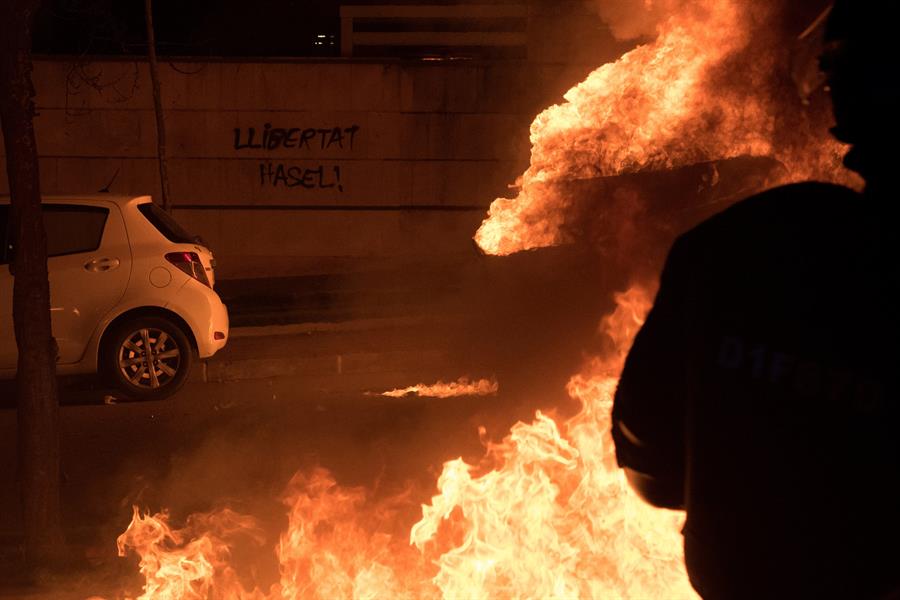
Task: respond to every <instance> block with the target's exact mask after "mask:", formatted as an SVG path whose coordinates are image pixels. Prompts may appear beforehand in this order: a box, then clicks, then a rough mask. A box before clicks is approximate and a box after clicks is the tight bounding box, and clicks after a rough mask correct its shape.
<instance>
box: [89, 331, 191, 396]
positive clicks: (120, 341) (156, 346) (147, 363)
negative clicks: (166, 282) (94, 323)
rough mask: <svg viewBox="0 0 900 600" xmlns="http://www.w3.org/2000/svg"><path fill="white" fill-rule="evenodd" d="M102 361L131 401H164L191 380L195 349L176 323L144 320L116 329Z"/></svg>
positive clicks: (105, 349) (107, 340)
mask: <svg viewBox="0 0 900 600" xmlns="http://www.w3.org/2000/svg"><path fill="white" fill-rule="evenodd" d="M104 345H105V348H104V351H103V353H102V357H101V361H102V363H103V364H102V365H101V366H102V368H103V370H104V371H105V372H106V373H107V374H108V375H109V376H111V379H112V382H113V383H115V384H116V386H117V387H118V388H119V389H120V390H121V391H122V392H123V393H124V395H126V396H128V397H130V398H147V399H150V398H164V397H166V396H169V395H171V394H172V393H174V392H176V391H177V390H178V389H179V388H180V387H181V386H182V385H183V384H184V381H185V380H186V379H187V375H188V372H189V371H190V368H191V363H192V357H193V349H192V348H191V345H190V342H188V339H187V336H185V334H184V332H183V331H182V330H181V328H179V327H178V326H177V325H176V324H175V323H172V322H171V321H169V320H168V319H164V318H162V317H142V318H139V319H136V320H134V321H130V322H126V323H123V324H122V325H120V326H118V327H116V329H115V331H113V332H112V333H111V334H110V335H109V336H108V337H107V338H106V343H105V344H104Z"/></svg>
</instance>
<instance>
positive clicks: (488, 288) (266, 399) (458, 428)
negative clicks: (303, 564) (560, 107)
mask: <svg viewBox="0 0 900 600" xmlns="http://www.w3.org/2000/svg"><path fill="white" fill-rule="evenodd" d="M538 258H539V257H538ZM576 259H578V260H576ZM529 260H530V261H532V262H533V260H534V259H533V258H532V259H529ZM579 260H580V259H579V257H576V258H575V259H569V258H566V260H565V261H560V260H556V261H555V262H554V261H551V262H550V263H549V266H548V267H547V268H543V269H534V268H533V266H534V265H533V264H527V265H523V268H522V269H520V271H519V272H514V271H505V272H503V273H497V272H489V273H486V274H481V275H479V276H478V277H473V278H472V279H471V281H470V282H468V283H467V285H466V286H464V287H465V294H461V295H459V296H458V297H456V298H455V299H453V302H447V303H445V305H444V306H441V307H439V308H433V309H432V310H431V311H430V313H429V314H428V315H427V316H426V317H425V318H422V316H421V315H418V316H415V317H413V318H406V317H401V318H393V319H394V320H390V319H388V320H379V319H375V320H370V321H364V320H358V321H344V322H342V323H343V324H340V325H335V324H332V325H328V326H316V325H314V324H312V325H310V324H305V325H291V326H288V327H287V328H283V329H277V330H271V329H265V328H264V329H258V330H255V331H249V332H248V331H246V330H245V331H244V334H246V335H244V334H239V335H236V336H235V337H234V338H233V339H232V340H231V342H230V343H229V346H228V347H227V348H226V350H225V351H223V352H222V353H221V354H220V355H217V357H216V358H215V359H214V360H213V361H210V362H209V363H208V364H207V365H206V367H205V368H204V367H201V368H200V369H198V374H197V376H196V377H194V378H193V379H192V381H190V382H189V383H188V384H187V385H186V386H185V388H184V389H183V390H182V391H180V392H179V393H178V394H176V395H175V396H173V397H172V398H169V399H167V400H163V401H158V402H114V403H111V404H108V403H105V400H106V399H107V398H106V397H107V395H108V390H104V389H102V388H96V389H92V388H91V387H90V386H87V387H86V386H84V385H79V386H76V387H74V388H66V389H65V390H64V391H63V393H62V394H61V396H62V398H61V402H62V407H61V428H62V432H61V433H62V437H61V448H62V473H63V481H62V496H63V511H64V522H65V530H66V536H67V539H68V541H69V543H70V546H71V550H70V554H71V557H72V564H73V571H72V572H71V573H68V574H65V575H53V576H51V577H50V578H49V579H48V581H47V582H46V585H45V586H39V587H37V588H35V587H34V586H28V585H25V584H23V583H22V582H21V581H20V580H18V578H17V573H16V572H15V571H10V566H11V565H12V564H13V563H12V561H11V557H12V555H13V553H14V550H15V546H16V544H17V543H18V539H20V535H21V517H20V508H19V502H18V498H17V493H18V492H17V486H16V433H15V432H16V413H15V408H14V403H13V401H12V398H11V392H10V388H9V387H8V386H7V387H5V388H3V387H0V597H25V596H26V595H31V596H32V597H49V598H64V597H80V598H84V597H85V596H86V595H89V594H90V593H104V592H106V593H107V595H109V591H110V590H113V589H115V588H116V586H117V585H119V582H120V581H121V580H122V578H123V577H124V578H126V579H127V576H129V575H133V573H134V571H135V565H134V564H133V563H132V562H127V561H124V562H123V561H121V560H119V559H117V557H116V548H115V539H116V537H117V535H118V534H119V533H121V532H122V531H123V530H124V529H125V527H126V526H127V524H128V522H129V521H130V517H131V511H132V505H138V506H140V507H142V508H144V509H147V510H151V511H158V510H161V509H166V508H167V509H169V510H170V511H171V514H172V517H173V520H175V521H176V522H177V521H179V520H180V519H184V518H185V517H186V516H187V515H189V514H191V513H193V512H197V511H208V510H211V509H214V508H217V507H222V506H226V505H227V506H230V507H232V508H234V509H235V510H238V511H239V512H242V513H247V514H252V515H255V516H256V517H257V518H259V519H261V521H262V522H263V524H264V526H265V529H266V533H267V535H269V536H270V537H271V540H270V542H271V544H269V547H271V545H272V544H274V540H277V535H278V532H280V531H281V530H282V528H283V526H284V522H285V508H284V506H283V505H282V504H281V502H280V500H279V498H280V496H281V494H282V493H283V490H284V488H285V485H286V484H287V482H288V481H289V480H290V478H291V476H292V475H293V474H294V473H295V472H297V471H309V470H310V469H312V468H314V467H324V468H326V469H328V470H329V471H330V472H331V473H332V474H333V475H334V477H335V479H336V480H337V481H338V482H339V483H340V484H341V485H345V486H365V487H366V488H367V489H370V490H373V493H374V494H376V495H381V494H384V495H392V494H395V493H397V492H399V491H401V490H404V489H407V488H408V489H411V490H412V498H411V500H412V501H411V502H410V508H411V510H410V513H409V514H408V515H404V519H406V521H407V522H408V524H412V523H413V522H415V520H416V519H417V518H418V516H419V513H418V506H419V503H420V502H424V501H427V499H428V498H429V497H430V495H432V494H433V493H434V492H435V489H436V488H435V483H436V480H437V476H438V474H439V473H440V470H441V465H442V464H443V462H445V461H447V460H451V459H454V458H457V457H460V456H462V457H464V458H466V459H467V460H469V461H471V462H477V461H478V460H479V459H480V458H481V457H482V456H483V453H484V446H483V438H482V437H481V436H480V434H479V427H484V428H485V433H484V434H483V435H484V436H485V437H486V438H487V439H490V440H496V441H499V440H501V439H502V438H503V437H505V435H506V434H507V432H508V431H509V428H510V426H511V425H513V424H514V423H515V422H516V421H518V420H531V418H532V416H533V414H534V411H535V410H536V409H538V408H541V409H544V410H547V409H551V410H554V409H556V410H559V411H561V412H562V413H566V412H571V411H573V410H574V409H575V407H574V406H573V404H572V402H571V401H570V400H568V399H567V397H566V394H565V391H564V384H565V382H566V380H567V379H568V377H569V376H570V375H571V374H572V373H574V372H576V371H577V370H578V368H579V366H580V364H581V363H582V361H583V360H584V356H585V354H586V351H588V350H589V349H590V348H591V345H592V344H595V343H597V340H596V339H595V337H596V331H597V323H599V319H600V317H601V316H602V314H603V312H604V310H606V309H608V304H609V302H608V301H606V302H607V305H604V300H603V295H602V294H601V293H600V291H599V288H600V287H602V286H601V280H600V279H599V278H597V279H591V278H590V277H586V276H585V272H584V270H583V269H580V268H578V267H579V265H580V264H582V263H581V262H579ZM560 262H563V263H564V264H562V265H560ZM526 267H527V268H526ZM485 279H487V280H488V283H489V285H487V284H486V283H485ZM235 331H236V332H237V331H239V330H235ZM601 341H602V340H601ZM463 375H468V376H472V377H489V376H492V375H494V376H496V377H497V379H498V381H499V384H500V392H499V394H497V395H495V396H487V397H457V398H447V399H426V398H418V397H403V398H387V397H383V396H380V395H378V394H377V392H381V391H385V390H388V389H391V388H393V387H404V386H407V385H413V384H416V383H423V382H424V383H430V382H434V381H437V380H438V379H443V380H445V381H447V380H455V379H456V378H458V377H460V376H463ZM371 392H376V393H374V394H373V393H371ZM4 396H5V397H4ZM4 566H5V567H6V569H4V568H3V567H4ZM98 588H99V589H98ZM64 590H65V593H64Z"/></svg>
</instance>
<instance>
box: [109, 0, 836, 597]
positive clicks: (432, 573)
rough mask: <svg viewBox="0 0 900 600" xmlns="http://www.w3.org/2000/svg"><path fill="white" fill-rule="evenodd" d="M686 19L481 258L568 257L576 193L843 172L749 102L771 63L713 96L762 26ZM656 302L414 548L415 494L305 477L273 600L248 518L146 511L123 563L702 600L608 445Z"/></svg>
mask: <svg viewBox="0 0 900 600" xmlns="http://www.w3.org/2000/svg"><path fill="white" fill-rule="evenodd" d="M681 4H683V5H684V6H685V7H687V8H685V9H684V10H683V11H682V12H680V13H679V14H676V15H673V16H671V17H670V18H668V19H664V20H663V21H662V22H661V24H660V25H659V31H658V33H659V34H658V37H657V39H656V41H654V42H652V43H649V44H646V45H643V46H640V47H638V48H636V49H635V50H633V51H631V52H629V53H628V54H626V55H624V56H623V57H622V58H621V59H620V60H619V61H617V62H616V63H613V64H609V65H605V66H603V67H601V68H599V69H597V70H596V71H595V72H593V73H592V74H591V75H590V76H589V77H588V78H587V80H585V81H584V82H583V83H581V84H580V85H578V86H576V87H575V88H573V89H572V90H570V91H569V93H568V94H566V102H565V103H563V104H560V105H558V106H553V107H551V108H549V109H547V110H546V111H544V112H543V113H542V114H541V115H539V116H538V118H537V119H536V120H535V122H534V124H533V125H532V130H531V137H532V142H533V151H532V161H531V166H530V167H529V169H528V170H527V171H526V172H525V174H524V175H523V176H522V177H521V179H520V181H519V182H518V187H519V191H518V196H517V197H516V198H514V199H498V200H496V201H495V202H494V204H493V205H492V207H491V210H490V215H489V218H488V219H487V220H486V221H485V222H484V224H483V225H482V227H481V229H480V230H479V231H478V233H477V236H476V239H477V241H478V243H479V244H480V245H481V247H482V248H483V249H485V251H487V252H489V253H493V254H509V253H512V252H516V251H520V250H524V249H528V248H535V247H541V246H547V245H552V244H558V243H562V242H565V241H567V240H566V233H565V231H566V228H565V224H566V223H565V221H566V218H567V209H568V207H569V205H570V202H571V200H570V199H569V198H568V197H567V196H566V195H565V194H564V193H563V190H562V187H558V186H557V185H556V184H557V183H560V182H565V181H571V180H577V179H590V178H595V177H602V176H609V175H616V174H620V173H626V172H639V171H642V170H648V169H656V168H671V167H676V166H679V165H688V164H693V163H696V162H700V161H706V160H715V159H721V158H729V157H736V156H740V155H755V156H773V157H775V158H776V159H778V160H779V161H781V162H782V163H783V164H784V165H785V166H786V172H787V173H788V177H792V178H805V177H808V176H810V175H816V174H822V173H825V174H827V173H828V170H829V169H831V170H834V169H835V168H836V165H837V164H838V163H837V159H838V157H839V154H840V147H839V146H838V145H837V144H835V143H831V142H827V141H826V138H824V137H822V136H819V137H816V136H817V135H818V134H809V132H806V134H804V136H801V137H802V139H800V140H799V141H798V140H797V139H793V140H792V141H790V142H785V141H784V140H783V138H782V136H781V135H780V133H779V126H778V118H779V117H778V115H777V114H776V113H777V110H778V109H777V103H776V102H775V101H774V100H773V99H772V98H769V97H767V96H766V95H765V94H759V95H752V94H745V93H741V92H740V91H739V90H738V88H740V90H742V91H743V92H746V91H747V90H748V89H752V88H753V87H754V86H755V85H756V84H759V85H760V86H761V87H764V86H763V83H762V82H764V81H765V79H766V77H767V73H768V72H769V70H771V67H772V64H771V61H769V62H767V61H766V60H757V61H756V62H755V63H754V64H755V67H753V68H750V67H747V68H746V71H747V72H746V73H745V74H744V75H745V77H744V82H743V84H742V86H743V87H741V86H738V88H735V87H733V86H732V87H729V86H727V85H722V86H718V87H717V86H716V78H717V77H718V74H721V72H722V70H723V69H725V65H726V63H727V62H728V61H730V60H733V59H734V57H735V56H737V55H739V54H740V53H741V52H744V51H745V50H746V49H747V48H748V47H749V46H750V45H752V44H753V43H754V42H753V31H754V30H753V28H754V27H757V28H759V27H760V26H761V25H760V23H761V21H760V20H759V19H758V18H757V17H758V15H753V14H750V13H749V12H748V11H746V10H744V9H742V8H741V5H739V4H738V3H737V2H736V1H735V0H698V1H696V2H685V3H679V5H681ZM747 5H748V6H750V5H754V6H755V3H747ZM811 141H812V142H815V143H816V144H817V145H818V146H817V152H810V146H809V144H810V142H811ZM652 292H653V290H652V289H649V288H648V287H646V286H644V287H642V286H635V287H632V288H631V289H629V290H628V291H626V292H624V293H622V294H620V295H618V296H617V298H616V301H617V309H616V310H615V311H614V312H613V313H612V314H611V315H609V316H608V317H607V318H606V319H604V321H603V323H602V328H601V331H602V334H604V335H605V336H607V338H608V339H609V341H610V344H609V346H610V348H611V350H609V351H607V352H605V353H604V355H603V356H599V357H596V358H594V359H593V360H591V361H590V362H589V364H588V366H587V367H586V368H585V369H584V371H583V372H582V373H581V374H579V375H576V376H575V377H573V378H572V379H571V381H570V382H569V385H568V391H569V393H570V394H571V395H572V396H573V397H574V398H576V399H578V400H580V401H581V405H582V408H581V410H580V412H579V413H578V414H577V415H576V416H574V417H572V418H571V419H569V420H567V421H565V422H558V421H555V420H554V419H552V418H550V417H549V416H547V415H545V414H543V413H540V412H539V413H538V414H537V415H536V416H535V419H534V420H533V421H532V422H531V423H518V424H517V425H515V426H514V427H513V428H512V430H511V432H510V433H509V435H508V436H507V437H506V438H505V439H504V440H503V441H502V442H501V443H499V444H488V451H487V453H486V456H485V458H484V461H483V462H482V463H481V464H477V465H472V464H467V463H466V462H465V461H463V460H462V459H457V460H453V461H450V462H447V463H446V464H445V465H444V468H443V472H442V473H441V475H440V477H439V479H438V481H437V493H436V495H434V497H433V498H432V499H431V501H430V503H429V504H427V505H425V506H423V507H422V516H421V519H420V520H419V521H418V522H417V523H416V524H415V525H413V526H412V528H411V529H407V530H405V531H398V530H399V529H400V525H399V524H400V523H402V518H401V517H400V515H401V514H402V513H403V512H404V510H405V508H404V507H406V508H408V505H409V502H410V500H409V497H408V496H401V497H397V498H392V499H390V500H387V501H384V500H376V499H374V498H372V497H371V496H370V494H369V493H368V492H367V491H366V490H364V489H360V488H351V489H348V488H344V487H341V486H340V485H338V484H337V483H336V482H335V481H334V479H333V478H332V477H331V476H330V475H329V474H328V473H327V472H325V471H323V470H316V471H313V472H312V473H308V474H303V473H301V474H298V475H297V476H295V478H294V479H293V480H292V482H291V484H290V485H289V489H288V492H287V493H286V495H285V503H286V505H287V507H288V526H287V530H286V531H285V532H284V533H282V535H281V538H280V541H279V543H278V545H277V548H276V549H275V551H274V552H273V559H274V558H277V560H278V563H279V572H280V576H279V578H278V581H277V583H274V584H271V585H269V587H268V589H267V590H262V589H260V587H259V585H260V584H259V583H258V582H255V581H253V580H252V577H251V578H248V577H246V576H242V577H238V576H237V575H236V574H235V570H234V569H235V568H236V567H234V566H233V565H232V564H231V561H230V560H229V557H230V556H231V548H232V545H233V539H234V536H235V535H236V534H235V531H234V529H235V527H236V526H239V528H241V529H244V530H247V531H248V532H250V533H251V534H253V532H255V531H256V525H255V524H254V522H253V521H252V520H249V519H246V518H245V517H240V516H239V515H236V514H235V513H231V512H226V513H214V514H211V515H204V516H197V517H194V518H193V520H192V521H189V523H188V525H189V527H188V528H187V529H186V530H181V531H178V530H174V529H172V528H171V527H170V526H169V523H168V518H167V517H166V516H165V515H164V514H163V515H156V516H154V517H150V516H142V515H141V514H140V513H138V512H137V511H136V512H135V514H134V519H133V521H132V523H131V525H130V526H129V528H128V530H127V531H126V532H125V533H124V534H123V535H122V536H121V537H120V538H119V547H120V551H121V552H123V553H124V552H126V551H127V550H129V549H131V550H134V551H135V552H136V553H137V554H138V555H139V556H140V570H141V573H142V574H143V576H144V578H145V582H146V583H145V586H144V590H143V595H142V596H141V598H173V599H174V598H195V597H196V598H200V597H212V598H257V599H258V598H323V599H324V598H360V599H362V598H429V597H434V598H438V597H444V598H467V599H468V598H566V599H574V598H601V597H603V598H651V597H652V598H686V597H694V596H695V594H694V592H693V590H692V589H691V586H690V584H689V582H688V580H687V577H686V574H685V570H684V566H683V560H682V550H681V547H682V546H681V537H680V535H679V529H680V526H681V524H682V521H683V515H682V514H681V513H676V512H671V511H661V510H656V509H653V508H651V507H649V506H648V505H646V504H644V503H643V502H641V501H640V500H639V499H638V498H637V497H636V496H635V495H634V494H633V492H632V491H631V490H630V488H629V487H628V485H627V484H626V482H625V481H624V478H623V475H622V473H621V471H620V470H619V469H618V468H617V467H616V464H615V457H614V451H613V445H612V440H611V436H610V425H611V423H610V411H611V406H612V397H613V393H614V390H615V387H616V384H617V378H618V374H619V372H620V370H621V367H622V364H623V361H624V357H625V355H626V353H627V351H628V349H629V347H630V345H631V341H632V339H633V336H634V334H635V333H636V332H637V330H638V328H639V327H640V325H641V323H642V320H643V318H644V315H645V314H646V312H647V310H648V309H649V307H650V303H651V297H652ZM244 519H246V520H244ZM201 524H202V525H205V527H206V529H203V528H201V527H198V525H201Z"/></svg>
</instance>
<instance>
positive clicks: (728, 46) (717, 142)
mask: <svg viewBox="0 0 900 600" xmlns="http://www.w3.org/2000/svg"><path fill="white" fill-rule="evenodd" d="M685 4H686V5H687V7H688V8H685V9H684V10H681V11H680V12H678V13H676V14H674V15H672V16H671V17H669V18H668V19H666V20H663V22H662V23H661V24H660V25H659V32H658V36H657V38H656V40H655V41H654V42H652V43H649V44H645V45H642V46H639V47H637V48H635V49H634V50H632V51H630V52H628V53H627V54H625V55H624V56H622V57H621V58H620V59H619V60H618V61H616V62H614V63H610V64H606V65H603V66H602V67H600V68H598V69H597V70H595V71H594V72H593V73H591V74H590V75H589V76H588V78H587V79H586V80H585V81H584V82H582V83H580V84H579V85H577V86H575V87H574V88H572V89H571V90H569V91H568V93H566V94H565V100H566V101H565V102H564V103H562V104H558V105H555V106H551V107H550V108H548V109H546V110H544V111H543V112H542V113H541V114H540V115H538V116H537V118H536V119H535V120H534V122H533V123H532V125H531V143H532V152H531V165H530V166H529V168H528V170H527V171H525V173H524V174H523V175H522V176H521V177H520V178H519V180H518V181H517V182H516V187H517V189H518V194H517V196H516V197H515V198H498V199H497V200H495V201H494V202H493V204H492V205H491V208H490V211H489V216H488V218H487V219H486V220H485V221H484V223H483V224H482V225H481V228H480V229H479V230H478V233H477V234H476V236H475V240H476V242H477V243H478V244H479V246H480V247H481V248H482V249H483V250H484V251H485V252H487V253H489V254H499V255H505V254H511V253H514V252H519V251H522V250H528V249H531V248H540V247H546V246H552V245H556V244H560V243H564V242H567V241H569V240H568V239H567V234H566V230H565V227H564V225H565V220H566V218H567V216H568V214H569V212H570V211H569V209H570V207H571V203H572V200H573V199H572V197H571V195H570V194H569V193H567V190H566V189H565V188H564V187H563V186H558V185H556V184H559V183H565V182H569V181H573V180H579V179H591V178H597V177H607V176H613V175H619V174H622V173H634V172H639V171H644V170H654V169H665V168H673V167H678V166H684V165H690V164H694V163H698V162H704V161H712V160H720V159H727V158H734V157H738V156H743V155H749V156H771V157H774V158H776V159H777V160H779V161H781V162H782V164H784V166H785V167H786V170H785V173H786V177H785V178H784V179H783V181H786V180H804V179H809V178H813V177H815V178H824V179H828V180H833V179H835V178H836V175H835V174H836V172H838V171H839V170H840V169H839V165H840V156H841V152H842V147H841V145H840V144H838V143H837V142H835V141H834V140H832V139H831V138H830V137H829V136H828V134H827V131H825V129H824V128H820V129H814V130H813V131H797V130H796V129H797V128H796V127H791V129H793V130H792V131H789V132H787V135H785V131H783V129H785V128H786V127H788V126H787V125H782V126H779V123H780V122H781V120H783V114H782V113H784V112H786V110H787V109H792V110H794V111H796V112H799V110H800V109H801V107H802V102H801V99H800V97H799V95H796V96H795V97H794V98H793V99H792V100H794V101H795V102H794V104H795V105H794V106H787V104H788V103H786V101H785V99H784V98H783V97H781V96H780V95H778V94H777V91H783V90H780V88H778V86H777V85H776V83H773V82H772V80H771V79H772V78H773V74H774V73H776V72H778V71H777V70H776V66H777V65H778V62H777V61H778V59H779V58H784V57H778V56H776V55H775V54H774V52H773V51H772V48H771V47H769V48H765V49H764V51H759V46H760V45H761V42H760V41H759V40H758V39H756V38H757V37H758V36H763V35H764V34H765V27H766V24H767V23H768V21H769V20H771V18H772V15H771V14H770V13H771V12H772V10H773V9H772V8H771V7H769V8H768V9H767V8H766V7H765V4H768V3H758V4H759V5H760V6H755V7H753V8H746V7H748V6H752V5H753V4H756V3H738V2H736V1H735V0H697V1H696V2H691V3H685ZM773 4H774V3H773ZM761 7H762V8H761ZM767 17H768V19H767ZM782 43H783V42H782ZM736 57H739V58H743V60H735V59H736ZM735 70H739V71H740V72H739V73H738V74H736V75H733V76H732V77H730V78H727V77H725V75H726V74H731V73H732V72H733V71H735ZM788 112H790V111H788ZM804 125H808V123H805V124H804ZM840 177H843V178H846V175H841V176H840ZM773 183H777V182H773Z"/></svg>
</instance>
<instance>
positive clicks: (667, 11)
mask: <svg viewBox="0 0 900 600" xmlns="http://www.w3.org/2000/svg"><path fill="white" fill-rule="evenodd" d="M690 4H692V2H691V1H690V0H590V6H591V8H593V10H594V11H595V12H596V13H597V14H598V15H599V16H600V18H601V19H603V20H604V21H605V22H606V24H607V25H609V28H610V31H612V34H613V35H614V36H615V37H616V38H617V39H619V40H633V39H637V38H641V37H650V36H654V35H656V33H657V32H658V29H659V26H660V24H661V23H662V22H663V21H665V20H666V19H668V18H669V17H670V16H671V15H673V14H675V13H676V12H682V11H684V10H685V9H686V7H687V6H688V5H690ZM693 4H696V2H693Z"/></svg>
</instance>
